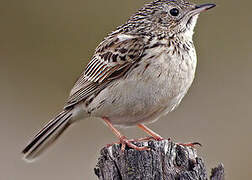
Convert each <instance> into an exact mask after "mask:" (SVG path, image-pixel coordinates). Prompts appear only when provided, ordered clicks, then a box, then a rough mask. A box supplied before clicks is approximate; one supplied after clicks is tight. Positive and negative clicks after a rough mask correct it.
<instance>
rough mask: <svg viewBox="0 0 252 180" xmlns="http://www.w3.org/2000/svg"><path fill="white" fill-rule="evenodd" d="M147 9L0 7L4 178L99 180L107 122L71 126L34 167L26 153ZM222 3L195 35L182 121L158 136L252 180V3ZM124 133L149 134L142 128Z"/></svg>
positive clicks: (46, 3) (25, 2)
mask: <svg viewBox="0 0 252 180" xmlns="http://www.w3.org/2000/svg"><path fill="white" fill-rule="evenodd" d="M144 2H148V1H143V0H106V1H105V0H73V1H67V0H8V1H7V0H6V1H4V0H1V1H0V83H1V85H0V87H1V88H0V99H1V101H0V118H1V126H0V142H1V154H0V172H1V173H0V179H2V180H17V179H18V180H26V179H28V180H30V179H36V180H45V179H48V180H50V179H61V180H69V179H72V180H81V179H95V176H94V173H93V168H94V166H95V164H96V161H97V157H98V155H99V150H100V149H101V148H102V147H103V146H104V145H106V144H107V143H111V142H114V141H115V140H116V139H115V137H114V135H113V134H112V133H111V132H110V130H109V129H108V128H107V127H106V126H104V125H103V123H101V121H100V120H99V119H85V120H83V121H81V122H79V123H78V124H77V125H75V126H73V127H71V128H70V129H69V130H67V132H66V133H65V134H64V135H63V137H62V138H61V139H60V140H59V141H58V142H57V143H55V145H54V146H53V147H52V148H50V150H49V151H48V153H46V154H44V155H42V156H41V158H40V159H39V161H36V162H35V163H30V164H28V163H26V162H24V161H23V160H22V155H21V150H22V148H23V147H24V145H25V144H26V143H27V141H28V140H29V139H30V137H31V136H32V135H33V134H34V133H35V132H36V131H37V130H38V129H39V128H41V127H42V125H43V124H45V123H46V122H47V121H48V120H50V119H51V118H52V117H53V116H54V115H55V114H56V113H57V112H59V111H60V110H61V107H62V106H63V104H64V103H65V100H66V98H67V96H68V93H69V91H70V89H71V87H72V85H73V83H74V81H75V80H76V78H77V77H78V76H79V74H80V73H81V71H82V70H83V68H84V67H85V65H86V64H87V62H88V61H89V60H90V57H91V56H92V54H93V52H94V49H95V47H96V46H97V45H98V43H99V42H100V41H101V40H102V39H103V37H104V36H106V34H107V33H108V32H110V31H112V30H114V29H115V27H116V26H118V25H120V24H122V23H123V22H125V21H126V20H127V18H128V17H129V16H130V15H131V14H132V13H134V12H135V11H136V10H137V9H138V8H140V7H141V6H142V5H143V4H144ZM196 2H197V3H198V4H201V3H207V2H209V1H196ZM214 2H215V3H216V4H217V7H216V8H214V9H211V10H210V11H208V12H206V13H203V14H202V15H201V16H200V18H199V21H198V24H197V27H196V30H195V31H196V33H195V36H194V42H195V46H196V48H197V54H198V68H197V74H196V79H195V81H194V83H193V86H192V87H191V89H190V91H189V93H188V94H187V96H186V97H185V98H184V100H183V102H182V104H181V105H180V107H179V108H178V109H177V110H176V111H175V112H173V113H170V114H169V115H168V116H167V117H164V118H162V119H161V120H159V121H157V122H156V123H154V124H152V125H150V126H149V127H151V128H152V129H153V130H155V131H156V132H158V133H159V134H161V135H162V136H164V137H167V138H168V137H170V138H172V139H173V140H174V141H176V142H188V141H199V142H201V143H202V144H203V145H204V146H203V147H202V148H198V154H199V155H200V156H202V157H203V158H204V159H205V162H206V165H207V167H208V168H209V169H210V167H213V166H216V165H217V164H218V163H219V162H222V163H224V166H225V170H226V177H227V179H229V180H237V179H250V178H251V176H252V171H251V167H252V161H251V160H252V159H251V153H252V143H251V137H252V132H251V125H252V112H251V111H252V96H251V92H252V80H251V78H252V72H251V69H252V60H251V58H252V49H251V42H252V36H251V32H252V20H251V18H252V13H251V5H252V1H249V0H243V1H237V0H229V1H227V0H226V1H224V0H219V1H217V0H216V1H214ZM122 132H124V134H125V135H129V137H141V136H144V135H145V134H144V133H142V132H140V131H139V129H137V128H130V129H124V130H122Z"/></svg>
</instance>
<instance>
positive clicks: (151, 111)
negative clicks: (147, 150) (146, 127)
mask: <svg viewBox="0 0 252 180" xmlns="http://www.w3.org/2000/svg"><path fill="white" fill-rule="evenodd" d="M141 66H142V67H141ZM169 66H170V64H165V63H163V62H162V61H161V62H158V61H157V63H148V62H146V63H141V64H140V65H139V66H138V67H137V68H135V69H133V70H132V71H131V72H130V73H129V74H128V75H127V77H125V78H122V79H119V80H117V81H115V82H114V83H113V84H111V85H110V86H109V87H108V88H105V89H104V90H103V91H101V92H100V93H99V95H98V96H97V97H96V98H95V99H94V100H93V102H92V103H91V104H90V106H89V109H91V110H92V111H91V114H92V115H93V116H98V117H102V116H106V117H108V118H109V119H110V120H111V122H112V123H113V124H114V125H121V126H132V125H135V124H137V123H145V122H152V121H155V120H157V119H158V118H159V117H160V116H162V115H164V114H166V113H168V112H170V111H172V110H173V109H174V108H175V107H176V106H177V105H178V104H179V103H180V101H181V99H182V98H183V97H184V95H185V94H186V92H187V90H188V88H189V87H190V85H191V82H192V80H191V79H193V77H188V75H189V76H192V75H191V74H190V73H188V72H187V71H185V72H182V71H181V70H178V69H177V68H175V69H176V70H174V69H171V68H170V67H169ZM177 71H180V72H177ZM193 74H194V71H193Z"/></svg>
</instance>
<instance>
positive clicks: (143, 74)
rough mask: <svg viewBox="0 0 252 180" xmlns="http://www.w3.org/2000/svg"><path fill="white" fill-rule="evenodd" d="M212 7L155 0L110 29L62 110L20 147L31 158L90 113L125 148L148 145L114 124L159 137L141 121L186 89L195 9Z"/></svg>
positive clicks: (192, 61)
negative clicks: (139, 141) (105, 125)
mask: <svg viewBox="0 0 252 180" xmlns="http://www.w3.org/2000/svg"><path fill="white" fill-rule="evenodd" d="M214 6H215V5H214V4H203V5H195V4H192V3H190V2H188V1H186V0H155V1H153V2H150V3H148V4H146V5H145V6H144V7H143V8H141V9H139V10H138V11H137V12H136V13H135V14H133V15H132V16H131V17H130V18H129V19H128V20H127V22H126V23H125V24H123V25H121V26H119V27H118V28H117V29H116V30H115V31H113V32H111V33H110V34H108V36H107V37H106V38H105V39H104V40H103V41H102V42H101V43H100V44H99V45H98V47H97V48H96V50H95V53H94V55H93V57H92V59H91V61H90V62H89V63H88V64H87V66H86V68H85V69H84V71H83V73H82V74H81V76H80V77H79V79H78V80H77V82H76V83H75V85H74V87H73V88H72V90H71V92H70V96H69V98H68V100H67V103H66V105H65V106H64V108H63V111H62V112H61V113H59V114H58V115H57V116H56V117H55V118H54V119H52V120H51V121H50V122H48V123H47V124H46V125H45V126H44V127H43V128H42V129H41V130H40V131H39V132H38V133H37V134H36V135H35V136H34V137H33V138H32V140H31V141H30V142H29V144H28V145H27V146H26V147H25V148H24V150H23V153H24V154H25V157H26V159H34V158H35V157H36V156H37V155H39V154H40V152H42V150H44V149H45V148H46V147H48V145H50V144H51V142H53V141H54V140H55V139H56V138H57V137H58V136H59V135H60V134H61V133H62V132H63V131H64V130H65V129H66V128H67V127H68V126H69V125H70V124H72V123H74V122H76V121H77V120H78V119H84V118H88V117H98V118H100V119H103V121H104V122H105V123H106V124H107V125H108V126H109V127H110V128H111V130H112V131H113V132H114V133H115V135H116V136H117V137H118V138H119V140H120V143H121V144H122V148H123V149H124V148H125V146H126V145H127V146H129V147H131V148H134V149H137V150H147V149H148V147H138V146H136V145H135V144H133V143H132V141H131V140H129V139H127V138H126V137H125V136H123V135H122V134H121V133H120V132H119V131H118V129H116V127H115V126H124V127H128V126H138V127H139V128H141V129H142V130H144V131H145V132H146V133H147V134H149V135H150V136H151V137H152V138H153V139H155V140H162V139H163V138H162V137H161V136H160V135H158V134H157V133H155V132H154V131H152V130H150V129H149V128H148V127H146V126H145V125H144V124H146V123H150V122H154V121H156V120H157V119H159V118H160V117H161V116H164V115H166V114H167V113H169V112H171V111H172V110H174V109H175V108H176V107H177V106H178V105H179V103H180V102H181V100H182V99H183V97H184V96H185V94H186V93H187V91H188V89H189V87H190V86H191V84H192V82H193V79H194V75H195V69H196V64H197V57H196V51H195V47H194V44H193V40H192V37H193V32H194V27H195V25H196V22H197V18H198V15H199V13H201V12H203V11H206V10H208V9H210V8H213V7H214ZM146 139H148V138H146Z"/></svg>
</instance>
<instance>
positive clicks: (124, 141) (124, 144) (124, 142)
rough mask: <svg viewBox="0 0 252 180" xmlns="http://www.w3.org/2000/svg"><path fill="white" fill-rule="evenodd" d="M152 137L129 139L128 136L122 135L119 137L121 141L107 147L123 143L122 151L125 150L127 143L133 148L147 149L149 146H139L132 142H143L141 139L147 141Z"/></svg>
mask: <svg viewBox="0 0 252 180" xmlns="http://www.w3.org/2000/svg"><path fill="white" fill-rule="evenodd" d="M150 139H152V137H146V138H139V139H128V138H127V137H126V136H122V137H121V138H119V140H120V141H119V142H115V143H112V144H107V147H110V146H112V145H114V144H121V145H122V148H121V151H122V152H124V150H125V148H126V145H127V146H128V147H131V148H132V149H135V150H138V151H145V150H150V148H149V147H147V146H143V147H138V146H136V145H135V144H133V143H132V142H141V141H147V140H150Z"/></svg>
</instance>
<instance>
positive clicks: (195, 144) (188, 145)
mask: <svg viewBox="0 0 252 180" xmlns="http://www.w3.org/2000/svg"><path fill="white" fill-rule="evenodd" d="M176 144H177V145H181V146H186V147H192V148H195V146H202V145H201V144H200V143H199V142H193V143H176Z"/></svg>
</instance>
